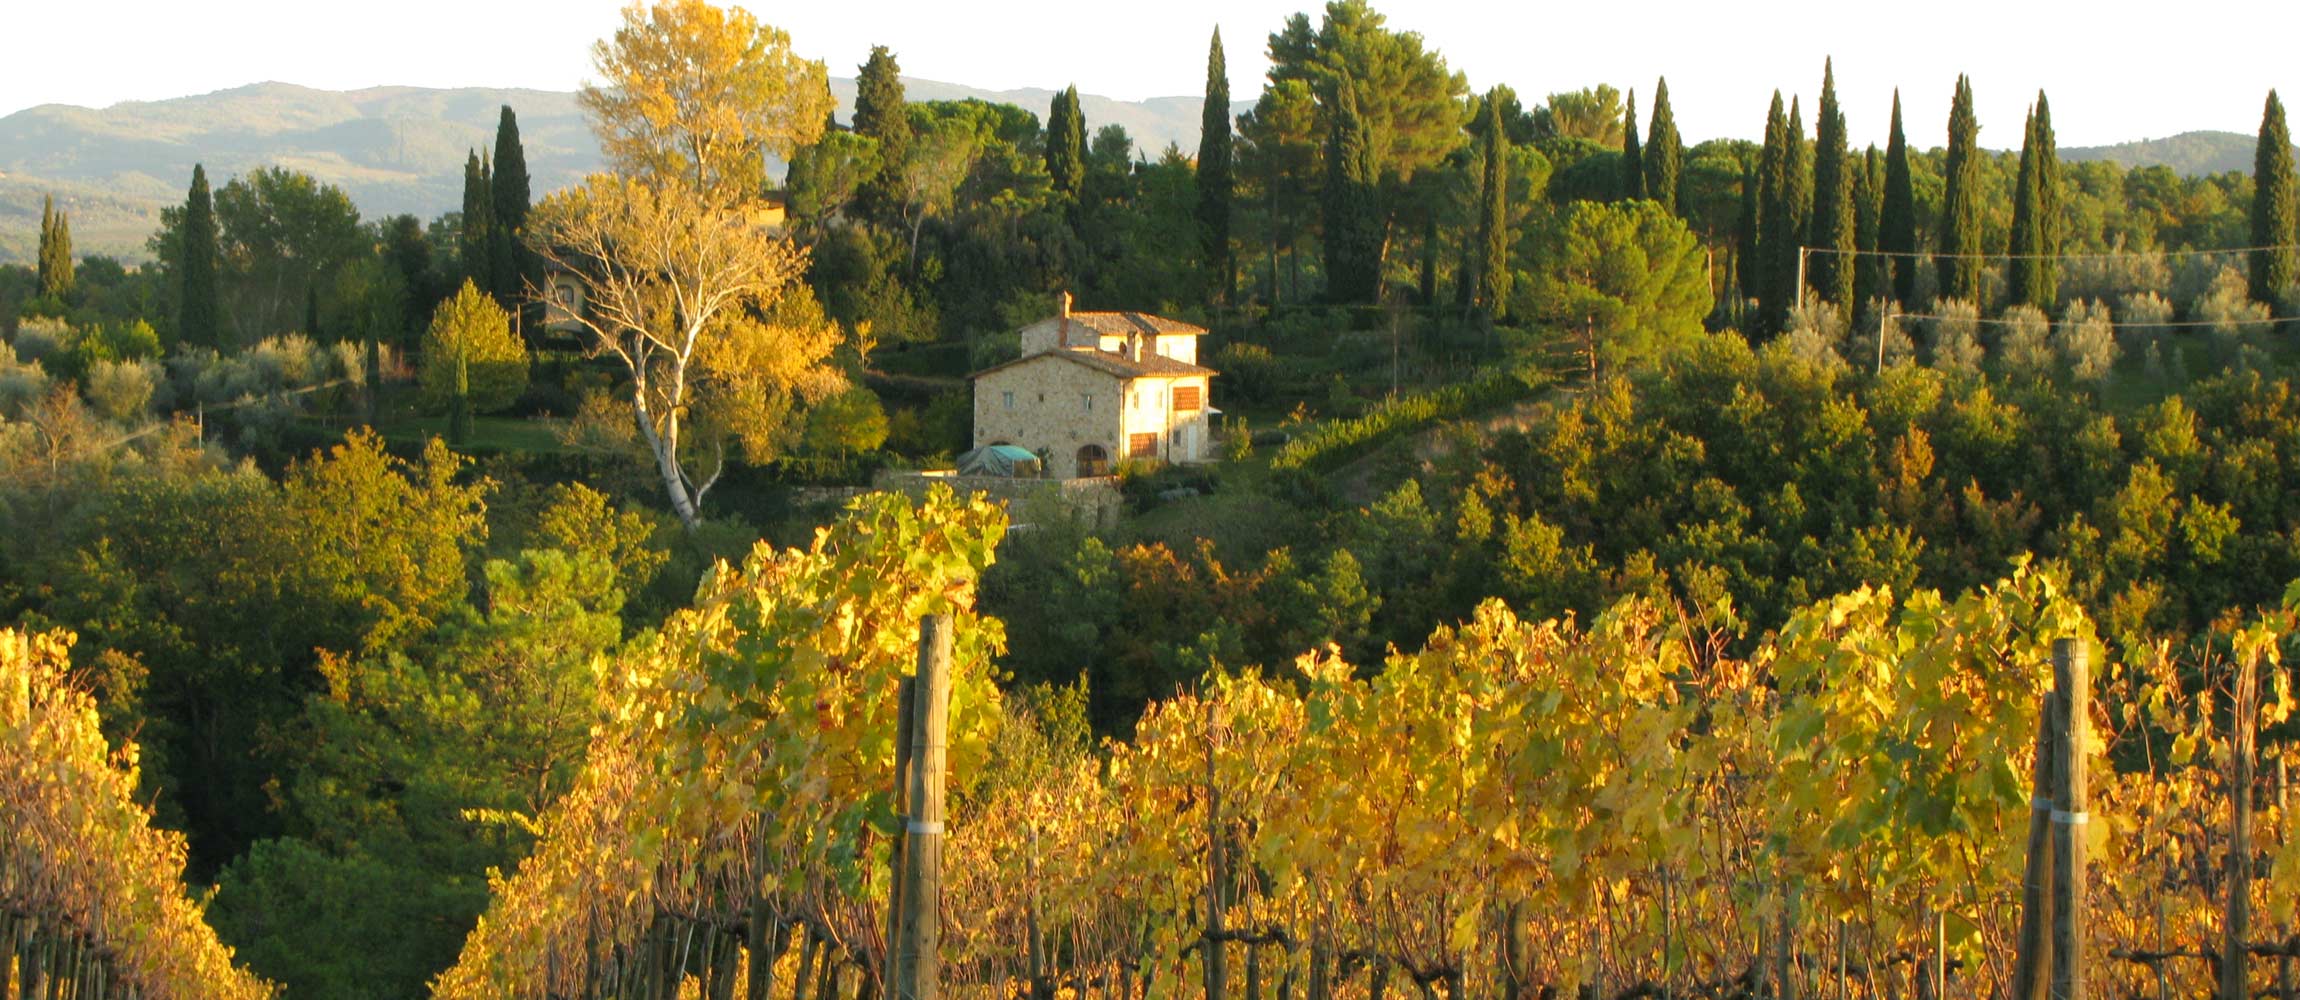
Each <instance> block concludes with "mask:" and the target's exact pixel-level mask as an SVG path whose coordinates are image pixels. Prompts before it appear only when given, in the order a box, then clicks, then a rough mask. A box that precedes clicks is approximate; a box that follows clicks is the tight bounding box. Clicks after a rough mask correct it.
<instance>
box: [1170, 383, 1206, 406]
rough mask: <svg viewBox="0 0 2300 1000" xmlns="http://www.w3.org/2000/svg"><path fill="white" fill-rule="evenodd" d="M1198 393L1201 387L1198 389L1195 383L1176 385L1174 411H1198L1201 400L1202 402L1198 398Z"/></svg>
mask: <svg viewBox="0 0 2300 1000" xmlns="http://www.w3.org/2000/svg"><path fill="white" fill-rule="evenodd" d="M1198 394H1199V389H1198V387H1197V386H1194V385H1178V386H1175V387H1174V412H1176V413H1196V412H1198V405H1199V402H1200V400H1199V398H1198Z"/></svg>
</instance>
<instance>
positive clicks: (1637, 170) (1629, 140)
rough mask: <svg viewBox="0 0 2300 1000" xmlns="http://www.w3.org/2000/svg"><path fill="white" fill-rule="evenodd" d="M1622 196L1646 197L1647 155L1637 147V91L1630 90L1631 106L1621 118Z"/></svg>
mask: <svg viewBox="0 0 2300 1000" xmlns="http://www.w3.org/2000/svg"><path fill="white" fill-rule="evenodd" d="M1621 196H1622V197H1623V198H1643V197H1645V155H1644V154H1643V153H1642V152H1640V151H1639V150H1638V148H1637V91H1636V90H1635V89H1632V90H1630V92H1629V108H1628V110H1627V111H1626V112H1625V113H1624V117H1623V118H1622V119H1621Z"/></svg>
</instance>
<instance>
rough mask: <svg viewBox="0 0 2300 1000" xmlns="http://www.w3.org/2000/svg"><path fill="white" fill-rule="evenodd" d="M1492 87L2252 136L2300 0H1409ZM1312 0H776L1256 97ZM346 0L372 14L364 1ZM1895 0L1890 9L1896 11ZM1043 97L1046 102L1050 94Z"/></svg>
mask: <svg viewBox="0 0 2300 1000" xmlns="http://www.w3.org/2000/svg"><path fill="white" fill-rule="evenodd" d="M15 6H16V7H18V9H16V10H12V11H11V12H10V14H9V16H8V21H9V24H8V28H7V34H8V35H9V37H10V38H11V40H12V42H13V44H11V45H10V46H9V49H10V52H9V55H8V57H7V58H6V59H0V114H7V113H10V112H14V111H16V110H19V109H22V108H25V107H30V106H33V105H37V104H45V103H63V104H77V105H84V106H91V107H102V106H106V105H109V104H112V103H114V102H117V101H124V100H153V99H160V98H167V97H178V96H183V95H187V94H198V93H205V92H209V91H214V90H222V89H226V88H230V87H236V86H240V85H243V84H249V83H256V82H261V81H266V80H278V81H283V82H288V83H296V84H302V85H304V86H310V87H319V88H324V89H334V90H341V89H353V88H358V87H367V86H375V85H381V84H402V85H412V86H430V87H457V86H516V87H534V88H542V89H552V90H566V89H572V88H573V87H575V86H577V85H578V84H580V83H581V82H582V81H583V80H584V79H585V77H586V75H587V74H588V73H589V71H590V55H589V50H590V44H591V42H592V41H594V40H596V39H598V38H600V37H601V36H604V35H606V34H608V33H610V32H612V31H613V30H614V28H615V26H616V24H617V22H618V13H617V12H618V10H619V9H620V7H621V4H620V3H618V2H616V0H390V2H380V3H379V2H372V0H371V2H363V3H359V4H356V5H355V4H350V3H344V2H342V0H203V2H198V3H184V2H181V0H165V2H152V0H93V2H90V0H80V2H66V3H32V4H21V5H15ZM1375 6H1376V9H1378V10H1381V11H1383V12H1384V13H1386V14H1387V15H1388V16H1389V19H1390V25H1391V26H1392V27H1393V28H1397V29H1401V30H1412V31H1419V32H1421V33H1422V35H1423V37H1424V38H1425V39H1427V40H1428V42H1429V43H1430V44H1431V45H1432V46H1433V47H1435V48H1436V49H1437V50H1438V51H1439V52H1441V53H1442V54H1443V55H1444V56H1445V57H1446V59H1447V62H1448V63H1449V64H1450V65H1451V66H1452V67H1453V68H1454V69H1457V70H1460V71H1462V72H1464V73H1466V74H1467V75H1468V77H1469V81H1470V85H1471V86H1472V87H1473V88H1475V89H1479V90H1483V89H1484V88H1486V87H1488V86H1490V85H1492V84H1495V83H1506V84H1509V85H1510V86H1512V87H1514V88H1516V89H1517V91H1518V93H1519V94H1520V95H1522V96H1524V97H1525V98H1526V99H1527V103H1528V105H1529V106H1530V105H1531V104H1533V103H1535V102H1536V101H1538V99H1539V98H1540V96H1541V95H1544V94H1547V93H1550V92H1553V91H1559V90H1568V89H1575V88H1579V87H1582V86H1586V85H1590V84H1594V83H1598V82H1605V83H1611V84H1613V85H1615V86H1617V87H1622V88H1624V89H1627V88H1631V87H1634V88H1635V89H1636V90H1637V91H1638V94H1639V106H1640V108H1639V110H1640V114H1639V120H1640V122H1641V123H1642V122H1644V121H1645V120H1646V119H1647V118H1648V115H1646V114H1645V112H1646V110H1647V108H1648V107H1649V106H1650V99H1649V97H1648V95H1649V92H1650V90H1651V88H1652V83H1653V80H1654V78H1655V77H1656V76H1660V75H1664V74H1666V75H1667V76H1668V78H1669V83H1670V98H1671V103H1672V104H1673V105H1674V106H1675V109H1676V112H1677V120H1678V128H1679V130H1680V131H1681V132H1682V133H1683V134H1684V136H1685V138H1686V140H1687V141H1688V142H1689V143H1690V142H1698V141H1700V140H1702V139H1707V138H1714V137H1718V136H1737V137H1742V138H1756V137H1757V136H1758V135H1759V134H1760V133H1761V132H1762V131H1763V128H1764V117H1765V106H1766V103H1767V101H1768V99H1769V97H1770V95H1771V93H1772V91H1773V90H1774V89H1775V88H1779V89H1780V90H1781V91H1782V92H1783V94H1784V96H1785V97H1786V96H1788V95H1793V94H1801V95H1803V97H1804V103H1805V121H1806V124H1807V126H1808V128H1810V126H1811V124H1812V121H1813V110H1812V105H1813V103H1814V101H1815V100H1816V98H1817V95H1818V94H1819V92H1820V87H1821V61H1822V58H1823V57H1824V56H1834V57H1835V59H1836V65H1837V85H1838V88H1839V92H1840V94H1841V95H1842V98H1843V100H1844V102H1845V107H1846V115H1847V118H1848V123H1849V126H1850V131H1851V137H1852V139H1853V141H1854V143H1855V144H1856V145H1859V144H1863V143H1868V142H1875V143H1877V144H1878V145H1880V146H1882V145H1883V143H1884V139H1885V131H1886V123H1887V118H1888V115H1889V113H1890V110H1891V101H1892V90H1893V88H1894V87H1895V86H1899V87H1900V88H1901V89H1902V92H1903V93H1902V97H1903V102H1904V112H1905V114H1906V116H1907V127H1908V130H1909V133H1910V140H1911V143H1912V144H1913V145H1915V146H1917V147H1919V148H1925V147H1930V146H1937V145H1940V144H1941V143H1942V142H1943V133H1944V131H1945V127H1946V121H1947V118H1948V104H1949V96H1950V93H1951V92H1952V90H1953V89H1954V87H1955V82H1956V76H1957V74H1958V73H1960V72H1963V73H1969V74H1971V76H1972V78H1973V86H1974V90H1975V95H1976V100H1977V102H1978V112H1979V117H1980V121H1981V142H1982V144H1983V145H1984V146H1988V147H1992V148H2007V147H2013V146H2017V145H2019V135H2020V128H2021V121H2022V113H2023V111H2024V109H2025V108H2026V107H2027V105H2028V103H2029V102H2030V101H2031V100H2033V99H2034V97H2035V94H2036V92H2037V89H2038V88H2039V87H2044V88H2046V90H2047V91H2048V93H2049V94H2050V96H2051V98H2052V104H2053V121H2054V125H2055V126H2056V130H2057V132H2058V136H2059V140H2060V143H2061V145H2064V146H2083V145H2097V144H2105V143H2111V142H2121V141H2126V140H2131V139H2142V138H2157V137H2162V136H2166V135H2171V134H2175V133H2178V132H2184V131H2189V130H2194V129H2222V130H2227V131H2234V132H2244V133H2251V132H2254V131H2257V130H2258V128H2259V122H2260V109H2261V103H2262V101H2263V99H2264V98H2265V96H2266V94H2267V91H2268V89H2269V88H2270V87H2272V86H2280V87H2282V92H2283V93H2284V94H2285V95H2286V97H2287V100H2288V101H2290V100H2291V99H2293V98H2300V2H2294V0H2237V2H2234V3H2224V4H2212V5H2205V4H2196V5H2193V6H2191V5H2189V4H2184V3H2166V2H2163V0H2151V2H2148V3H2145V4H2143V3H2134V2H2129V0H2100V2H2050V3H2046V2H2036V0H1985V2H1984V0H1929V2H1924V3H1893V4H1889V5H1888V4H1883V3H1875V2H1861V0H1851V2H1847V0H1794V2H1779V3H1761V2H1760V3H1733V2H1725V0H1627V2H1620V3H1597V2H1588V0H1582V2H1568V3H1545V4H1533V3H1523V2H1510V0H1487V2H1473V0H1414V2H1405V0H1387V2H1378V3H1376V5H1375ZM1304 9H1312V10H1314V9H1318V8H1315V7H1313V6H1312V4H1311V3H1307V2H1303V0H1159V2H1154V3H1127V4H1115V3H1108V2H1105V0H989V2H977V3H953V2H934V0H832V2H823V0H810V2H806V3H796V4H793V3H760V4H757V5H755V6H753V7H752V10H753V11H754V12H755V13H757V14H758V15H759V16H760V17H761V19H763V20H765V21H767V22H768V23H771V24H775V25H778V26H780V27H783V28H785V29H786V30H788V31H790V33H791V35H792V40H793V43H794V45H795V46H796V47H797V48H798V49H799V51H800V52H801V54H803V55H806V56H809V57H812V58H818V59H821V60H823V61H824V62H825V63H827V64H828V66H829V69H830V73H831V75H833V76H852V75H854V72H855V67H856V66H857V65H858V64H860V63H861V62H862V60H863V59H864V57H866V56H867V55H868V54H869V51H870V46H871V45H873V44H884V45H888V46H890V47H892V48H893V49H894V50H895V53H896V56H897V58H898V59H899V60H900V62H901V65H902V68H903V72H904V73H905V74H906V75H909V76H914V77H922V78H926V79H932V80H942V81H947V82H952V83H962V84H967V85H970V86H976V87H983V88H987V89H993V90H1003V89H1011V88H1019V87H1044V88H1057V87H1061V86H1064V85H1068V84H1072V83H1075V84H1077V85H1078V88H1079V90H1080V91H1081V92H1084V93H1095V94H1102V95H1105V96H1110V97H1117V98H1122V99H1139V98H1144V97H1156V96H1173V95H1196V94H1199V93H1201V92H1202V90H1203V86H1204V80H1205V57H1206V42H1207V37H1208V33H1209V32H1210V31H1211V30H1212V29H1213V28H1214V27H1215V26H1216V25H1217V24H1219V25H1220V27H1221V29H1222V37H1223V40H1224V43H1225V47H1226V48H1227V49H1228V53H1229V60H1230V87H1231V93H1232V95H1233V96H1234V97H1237V98H1239V99H1250V98H1251V97H1252V96H1253V95H1254V94H1256V93H1258V92H1259V91H1260V87H1261V75H1262V73H1263V72H1264V71H1265V70H1266V69H1267V68H1268V63H1267V61H1266V59H1265V58H1264V55H1263V44H1264V42H1265V41H1266V39H1267V37H1268V35H1269V34H1270V32H1272V31H1275V30H1277V29H1278V28H1279V27H1280V26H1281V25H1282V24H1283V22H1284V19H1285V17H1286V15H1287V14H1289V13H1291V12H1293V11H1296V10H1304ZM339 10H357V11H358V12H359V14H358V15H357V16H356V17H344V16H340V15H338V14H337V11H339ZM1885 10H1891V11H1892V12H1893V13H1892V14H1891V15H1889V16H1888V15H1885V14H1883V13H1880V12H1882V11H1885ZM1033 110H1037V111H1040V112H1041V113H1043V111H1044V109H1033Z"/></svg>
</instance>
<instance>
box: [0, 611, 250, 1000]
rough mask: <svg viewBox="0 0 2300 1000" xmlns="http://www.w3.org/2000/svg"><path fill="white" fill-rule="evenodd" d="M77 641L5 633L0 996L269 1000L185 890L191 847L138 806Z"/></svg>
mask: <svg viewBox="0 0 2300 1000" xmlns="http://www.w3.org/2000/svg"><path fill="white" fill-rule="evenodd" d="M70 644H71V643H70V639H69V637H68V636H65V635H61V634H55V635H27V634H24V633H22V632H17V631H14V630H6V631H0V834H4V835H0V987H5V989H4V990H0V997H12V998H16V1000H33V998H43V1000H174V998H202V1000H209V998H212V1000H263V998H267V997H269V996H271V995H272V993H273V990H272V988H271V987H270V986H269V985H268V984H266V983H264V982H262V981H260V980H258V979H256V978H255V977H254V976H252V975H249V974H248V973H247V972H245V971H243V970H241V969H239V968H236V967H235V966H234V965H233V963H232V955H231V952H230V951H229V950H228V949H226V948H225V947H224V946H223V945H222V943H220V942H218V941H217V940H216V935H215V932H214V931H212V930H210V929H209V928H208V925H207V923H206V921H205V920H204V919H203V918H202V916H201V905H200V903H198V902H197V901H195V900H193V899H191V898H189V897H187V896H186V895H185V890H184V881H183V872H184V839H183V837H182V836H181V835H179V834H175V833H171V832H166V831H162V830H156V829H154V828H152V826H151V819H152V817H151V813H150V811H149V810H147V809H145V808H144V807H142V806H140V805H138V804H137V801H136V748H135V746H134V744H128V745H126V746H123V747H121V748H120V749H119V750H118V751H117V752H116V753H115V752H113V751H112V750H111V749H110V748H109V747H108V746H107V744H106V743H105V740H104V736H103V734H102V733H101V732H100V731H99V730H98V729H97V719H96V703H95V699H94V698H92V697H90V696H89V694H88V693H87V692H86V691H85V690H82V689H80V688H78V687H77V686H75V684H74V683H73V681H72V680H71V678H70V677H69V673H68V664H67V662H66V659H65V654H66V653H67V651H68V649H69V647H70Z"/></svg>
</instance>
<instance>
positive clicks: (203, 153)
mask: <svg viewBox="0 0 2300 1000" xmlns="http://www.w3.org/2000/svg"><path fill="white" fill-rule="evenodd" d="M905 86H906V88H907V90H908V92H909V95H910V97H911V99H912V100H959V99H964V98H968V97H976V98H981V99H983V100H988V101H998V102H1003V103H1010V104H1017V105H1020V106H1022V107H1025V108H1028V109H1030V110H1032V111H1033V112H1036V113H1038V114H1040V115H1042V116H1043V115H1044V114H1045V110H1046V108H1047V106H1048V105H1049V104H1050V103H1051V102H1052V101H1053V99H1054V92H1053V91H1050V90H1017V91H986V90H977V89H975V88H972V87H964V86H960V85H957V84H949V83H939V82H936V81H932V80H906V81H905ZM854 89H855V85H854V81H853V80H851V79H834V80H832V81H831V90H832V93H833V94H834V95H835V96H837V98H838V100H839V117H840V118H841V119H842V120H844V119H846V118H847V117H848V116H849V115H851V114H852V112H853V106H854ZM1081 103H1082V105H1083V107H1084V110H1085V112H1086V118H1087V127H1088V128H1089V129H1094V128H1099V127H1101V126H1103V125H1106V124H1110V123H1113V122H1115V123H1117V124H1120V125H1124V126H1125V127H1126V130H1127V131H1128V132H1129V133H1131V134H1132V135H1133V136H1134V138H1135V140H1136V142H1137V143H1138V144H1139V146H1140V148H1141V150H1142V152H1143V153H1144V155H1156V153H1157V152H1158V151H1159V150H1161V149H1164V148H1165V146H1166V144H1167V143H1169V142H1172V143H1177V144H1179V145H1180V146H1181V147H1182V148H1183V149H1184V150H1185V151H1191V150H1194V149H1195V148H1196V146H1197V142H1198V106H1199V99H1198V98H1196V97H1168V98H1154V99H1151V100H1148V101H1140V102H1128V101H1114V100H1111V99H1109V98H1104V97H1096V96H1092V95H1085V96H1083V97H1082V100H1081ZM504 104H510V105H511V106H512V108H513V109H514V110H516V111H517V112H518V114H519V130H520V136H521V138H522V139H523V140H524V142H525V144H526V152H527V168H528V171H529V173H530V174H531V175H532V176H533V177H534V180H535V192H536V194H537V195H539V196H540V195H541V194H543V193H544V192H547V191H550V190H552V189H554V188H557V187H560V186H562V185H565V184H567V183H570V182H572V181H575V180H577V179H579V178H581V177H582V176H583V175H584V174H586V173H589V172H591V171H593V170H596V169H598V166H599V152H598V147H597V144H596V143H595V142H594V141H593V140H592V138H591V133H590V131H589V130H588V128H586V127H585V125H584V123H583V119H582V116H581V114H580V113H579V112H578V111H577V109H576V106H575V96H574V94H572V93H569V92H563V91H542V90H493V89H484V88H464V89H457V90H426V89H420V88H414V87H377V88H372V89H368V90H356V91H348V92H346V91H328V90H313V89H311V88H308V87H298V86H295V85H293V84H285V83H259V84H254V85H251V86H246V87H239V88H236V89H233V90H225V91H218V92H216V93H213V94H202V95H199V96H196V97H182V98H175V99H172V100H165V101H137V102H129V103H124V104H117V105H113V106H112V107H109V108H104V109H102V110H92V109H89V108H79V107H71V106H67V105H53V104H52V105H43V106H41V107H36V108H29V109H26V110H24V111H19V112H17V113H15V114H12V115H9V116H7V117H5V118H0V262H8V261H16V262H23V261H29V260H31V259H32V256H33V249H34V244H35V243H36V242H37V240H38V233H39V219H40V202H41V198H42V196H43V195H47V194H53V195H55V196H56V198H57V201H58V203H59V204H60V205H62V206H64V207H65V208H66V209H67V210H68V211H70V212H71V215H72V235H73V241H74V244H75V249H77V250H79V251H81V252H83V253H104V254H112V255H116V256H120V257H123V258H137V259H140V258H142V257H143V256H144V240H145V238H146V237H147V236H149V235H150V234H151V232H152V231H153V230H154V229H155V228H157V227H158V225H159V218H160V209H161V208H162V207H163V206H166V205H170V204H174V203H176V202H178V201H181V200H182V198H183V196H184V188H185V186H186V185H187V184H189V183H190V181H191V174H192V164H193V163H195V162H204V163H205V164H207V168H208V177H209V179H210V180H211V181H212V182H213V183H215V184H217V185H219V186H220V185H222V184H223V182H224V181H225V180H226V179H227V178H229V177H231V176H233V175H235V174H239V173H242V172H245V171H247V170H249V169H252V168H255V167H260V166H265V165H269V164H281V165H284V166H288V167H292V168H295V169H297V170H302V171H306V172H308V173H310V174H312V175H313V176H315V177H318V178H319V179H320V180H322V181H325V182H327V183H330V184H335V185H338V186H340V187H342V188H343V189H344V190H346V191H348V192H350V194H351V196H352V200H353V201H354V202H356V203H357V204H358V205H359V209H360V213H361V214H362V215H363V216H365V217H367V218H376V217H380V216H384V215H393V214H398V213H402V212H412V213H414V214H416V215H418V216H421V217H423V218H425V219H430V218H432V217H434V216H437V215H440V214H442V213H444V212H448V211H451V210H453V209H455V208H456V207H457V206H459V205H460V204H461V202H462V197H463V196H462V190H463V160H464V155H465V153H466V151H468V150H470V149H472V148H475V147H479V148H485V147H489V146H491V145H492V144H493V142H494V135H495V120H496V115H497V109H498V108H500V107H501V106H502V105H504ZM1247 106H1249V105H1246V104H1240V105H1239V110H1244V108H1245V107H1247Z"/></svg>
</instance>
